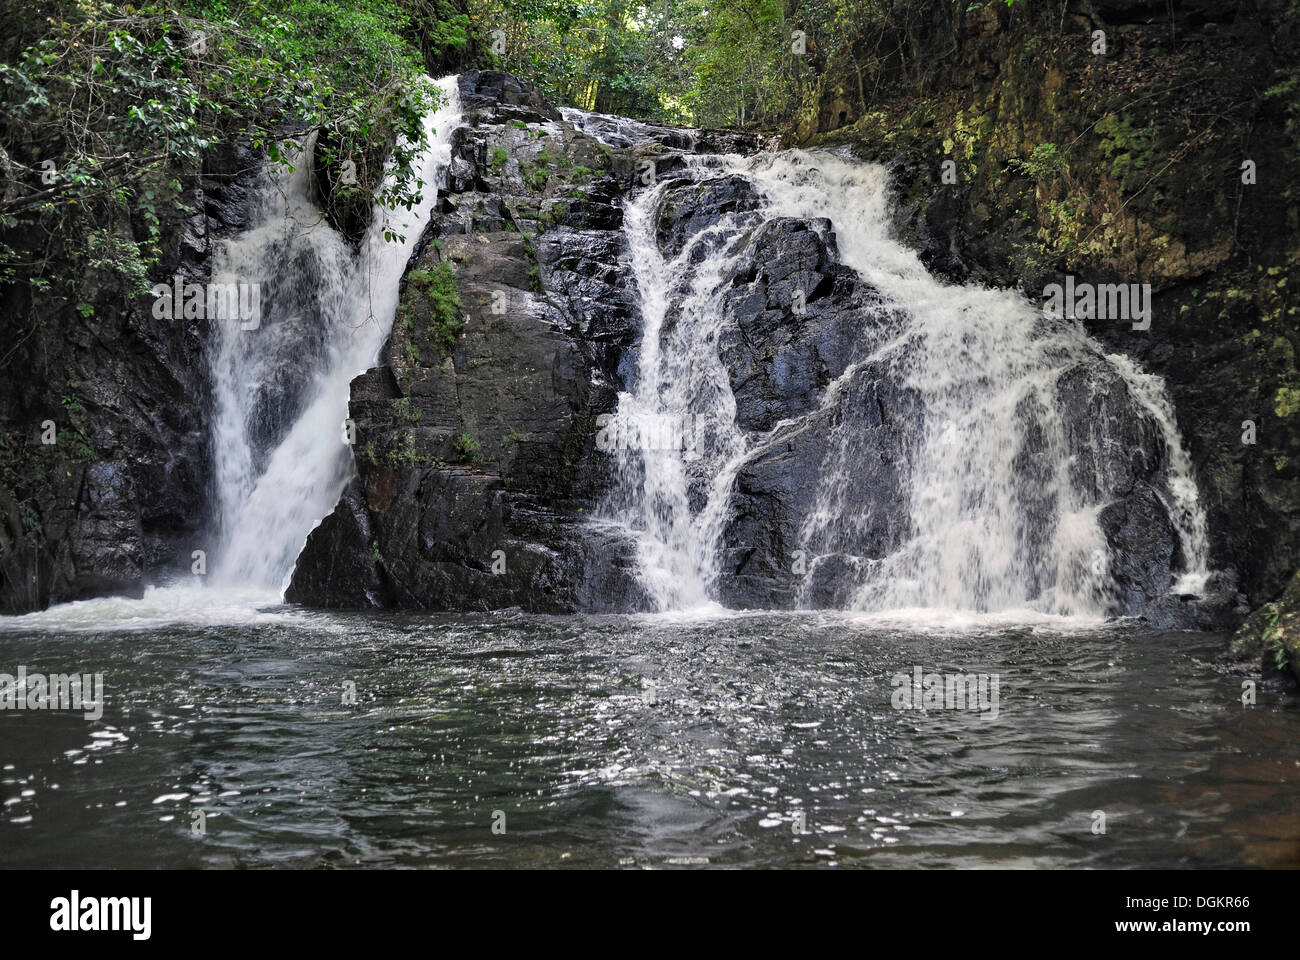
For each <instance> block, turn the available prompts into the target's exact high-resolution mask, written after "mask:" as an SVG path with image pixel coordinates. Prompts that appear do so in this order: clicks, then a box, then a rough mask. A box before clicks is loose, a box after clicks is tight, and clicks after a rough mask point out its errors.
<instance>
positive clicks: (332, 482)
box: [6, 76, 460, 630]
mask: <svg viewBox="0 0 1300 960" xmlns="http://www.w3.org/2000/svg"><path fill="white" fill-rule="evenodd" d="M456 79H457V78H456V77H454V76H452V77H446V78H444V79H442V80H439V81H437V83H436V86H437V87H438V88H439V89H440V90H441V92H442V95H443V100H442V106H441V107H439V108H438V109H437V110H435V111H434V112H432V113H430V114H429V115H428V116H426V117H425V120H424V127H425V134H426V136H427V138H428V139H427V144H428V145H427V147H426V149H425V150H424V152H423V153H422V154H421V155H420V156H419V158H418V159H417V161H416V164H415V169H416V171H417V176H418V177H419V179H420V180H421V181H422V182H423V184H424V186H423V189H422V190H421V194H422V196H421V202H420V203H418V204H415V205H414V206H412V207H411V209H409V210H407V209H404V208H400V207H399V208H397V209H395V210H388V209H385V208H383V207H380V206H379V205H378V204H376V209H375V214H374V219H373V221H372V223H371V225H370V228H369V230H368V232H367V234H366V236H365V238H364V239H363V240H362V242H361V244H360V248H359V249H354V248H353V247H351V246H350V245H349V244H348V243H347V241H346V240H345V239H344V238H343V236H342V235H340V234H339V233H338V232H337V231H336V230H334V229H333V228H332V227H331V226H330V225H329V224H328V223H326V222H325V221H324V220H323V219H322V215H321V211H320V209H319V208H318V207H317V206H316V205H315V204H314V203H313V202H312V200H311V194H310V188H311V180H310V178H311V159H310V143H308V144H306V145H305V147H306V150H305V151H304V153H303V154H302V155H300V156H299V157H297V158H296V160H295V163H294V169H293V171H292V172H283V173H275V174H268V175H267V177H266V178H265V180H264V181H263V183H262V193H261V196H260V198H259V201H258V206H259V211H258V223H257V224H256V225H255V226H254V227H252V228H251V229H249V230H247V231H245V232H244V233H241V234H240V235H238V236H236V237H234V238H232V239H231V240H229V241H227V242H226V243H225V244H224V245H223V247H222V248H221V249H220V250H219V251H217V252H216V254H215V255H214V260H213V268H212V277H211V279H212V282H213V283H237V284H254V283H255V284H258V285H259V289H260V293H261V297H260V301H261V310H260V325H259V326H258V327H257V328H256V329H248V330H245V329H241V324H240V323H239V321H237V320H235V321H229V322H224V321H223V322H220V326H219V328H218V329H217V330H215V331H213V339H212V344H211V348H210V358H209V362H210V363H211V365H212V379H213V385H214V400H215V409H214V416H213V422H212V448H213V457H214V462H213V468H214V469H213V474H214V495H215V497H216V505H217V511H216V513H217V517H216V530H215V533H214V537H213V540H212V541H211V542H209V543H201V544H196V549H203V550H204V552H205V553H206V564H207V573H206V577H203V578H200V577H194V578H192V579H187V580H182V581H181V582H179V583H177V584H174V585H166V586H154V587H151V588H149V589H148V590H147V591H146V592H145V595H144V597H143V598H142V599H139V600H130V599H124V598H102V599H96V600H88V601H82V602H78V603H69V604H62V605H59V606H57V607H53V608H51V609H50V610H47V611H44V612H41V613H36V614H30V615H27V616H24V617H14V618H9V619H8V622H7V623H6V626H10V627H14V628H27V627H33V626H39V627H48V628H50V629H71V630H76V629H83V628H85V627H86V626H87V625H90V624H100V625H106V624H115V625H117V626H119V627H123V628H135V627H148V626H155V625H157V624H159V623H171V622H205V623H232V622H260V619H261V618H263V617H265V616H266V615H267V614H265V613H264V612H262V611H260V610H259V607H266V606H268V605H275V604H278V603H279V602H280V600H281V598H282V596H283V593H284V589H285V587H286V586H287V585H288V581H289V578H290V577H291V575H292V573H293V566H294V562H295V560H296V558H297V556H298V554H299V552H300V551H301V550H302V547H303V544H305V543H306V541H307V536H308V534H310V533H311V531H312V529H313V528H315V526H316V525H317V524H319V523H320V521H321V520H322V519H323V518H324V517H325V516H326V515H327V514H328V513H329V512H330V511H331V510H332V509H333V508H334V505H335V504H336V503H337V502H338V499H339V496H340V495H341V493H342V492H343V488H344V487H345V486H346V484H347V482H348V479H349V477H350V476H351V474H352V471H353V470H354V469H355V467H354V464H353V459H352V450H351V447H349V446H348V445H347V444H346V443H345V442H344V421H345V419H346V418H347V415H348V398H349V383H350V382H351V380H352V379H353V378H354V377H356V376H357V375H358V374H361V373H364V372H365V371H366V370H367V369H368V368H370V367H372V366H373V365H374V364H375V362H376V361H377V360H378V357H379V351H380V349H381V348H382V346H383V344H384V341H385V340H386V339H387V337H388V333H389V330H390V329H391V327H392V323H393V316H394V313H395V312H396V308H397V299H398V285H399V281H400V280H401V277H402V274H403V272H404V271H405V268H406V264H407V261H408V260H409V259H410V256H411V252H412V250H413V249H414V247H415V243H416V241H417V240H418V239H419V237H420V234H421V232H422V230H423V226H424V224H425V223H426V222H427V220H428V217H429V213H430V211H431V210H432V209H433V205H434V203H435V202H436V200H437V196H438V189H439V187H440V186H442V183H443V178H444V177H445V174H446V169H447V166H448V163H449V162H450V158H451V137H452V133H453V132H454V131H455V129H456V127H457V126H458V125H459V124H460V96H459V90H458V87H457V83H456ZM385 231H390V232H392V233H395V234H397V235H399V236H404V237H405V238H406V239H405V242H399V241H386V240H385V239H384V233H385ZM214 322H215V321H214ZM294 371H296V373H294Z"/></svg>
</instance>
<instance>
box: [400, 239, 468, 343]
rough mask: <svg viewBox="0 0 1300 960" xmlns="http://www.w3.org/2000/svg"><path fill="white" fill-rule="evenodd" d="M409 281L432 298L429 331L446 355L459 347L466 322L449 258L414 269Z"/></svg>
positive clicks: (430, 300) (408, 278) (430, 299)
mask: <svg viewBox="0 0 1300 960" xmlns="http://www.w3.org/2000/svg"><path fill="white" fill-rule="evenodd" d="M407 280H408V282H409V283H411V285H412V286H414V287H415V288H416V289H417V290H421V291H423V292H424V294H425V295H426V296H427V297H428V300H429V333H430V335H431V336H432V337H433V340H434V342H435V343H437V344H438V346H439V347H440V348H441V350H442V355H443V356H444V357H446V356H447V355H448V354H450V353H451V351H452V349H453V348H454V347H455V346H456V337H457V336H458V335H459V334H460V331H461V328H462V327H463V326H464V325H465V322H464V320H463V319H462V318H461V313H460V311H461V302H460V287H459V285H458V284H457V283H456V274H455V273H453V272H452V269H451V267H450V266H449V265H448V264H447V263H446V262H445V261H439V262H438V263H436V264H434V266H433V267H432V268H431V269H429V270H412V271H411V272H410V273H409V274H407Z"/></svg>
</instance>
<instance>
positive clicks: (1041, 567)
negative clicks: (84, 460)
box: [606, 151, 1207, 615]
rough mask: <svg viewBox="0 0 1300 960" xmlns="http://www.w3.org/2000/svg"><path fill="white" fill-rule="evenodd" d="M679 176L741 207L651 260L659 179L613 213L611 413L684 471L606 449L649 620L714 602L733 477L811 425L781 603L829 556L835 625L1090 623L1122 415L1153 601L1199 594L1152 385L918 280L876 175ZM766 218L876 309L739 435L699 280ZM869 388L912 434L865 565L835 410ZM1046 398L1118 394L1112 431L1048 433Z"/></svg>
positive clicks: (1196, 531) (771, 165) (721, 164)
mask: <svg viewBox="0 0 1300 960" xmlns="http://www.w3.org/2000/svg"><path fill="white" fill-rule="evenodd" d="M686 160H687V166H688V170H689V172H690V176H691V178H692V179H695V180H697V181H702V180H705V179H713V180H716V179H718V178H723V177H729V176H730V177H736V176H739V177H741V178H743V179H744V180H745V181H746V182H748V183H749V184H750V185H752V187H753V188H754V189H756V191H757V193H758V195H759V197H760V198H761V202H760V203H759V204H757V205H756V206H757V209H752V210H748V211H746V212H742V213H734V214H727V215H724V216H722V217H721V218H720V219H717V220H716V222H714V223H712V224H710V225H709V226H707V227H705V228H703V229H701V230H699V231H698V232H697V233H695V234H694V235H693V236H691V237H690V238H689V239H688V240H687V241H686V242H685V243H684V244H683V245H682V249H681V250H680V252H679V253H676V254H675V255H674V256H672V257H671V258H670V259H669V260H667V261H666V260H665V258H664V256H663V255H662V254H661V252H660V243H661V238H660V236H659V232H658V231H657V223H658V220H659V214H660V207H661V204H663V202H664V197H665V194H666V188H668V187H669V186H670V185H669V184H660V185H658V186H657V187H655V188H653V189H649V190H646V191H644V192H643V193H641V194H640V195H639V196H638V197H636V198H635V199H634V200H633V201H631V202H630V203H629V204H628V207H627V210H626V217H625V227H624V229H625V233H626V237H627V244H628V247H629V250H630V252H631V259H632V262H633V265H634V269H635V272H636V279H637V283H638V286H639V292H640V299H641V306H642V316H643V323H644V333H643V337H642V345H641V352H640V357H639V369H638V373H637V377H636V380H635V383H634V386H633V388H632V390H631V391H630V392H629V393H626V394H624V395H622V396H621V397H620V406H619V415H620V418H622V419H624V420H630V421H634V422H639V423H641V424H645V423H654V422H656V421H669V422H674V423H678V424H680V423H682V422H683V421H684V420H689V421H690V422H692V423H693V424H694V426H695V435H694V440H695V443H694V444H692V445H691V456H688V455H686V454H684V452H683V450H682V449H681V445H663V446H661V447H659V448H657V449H646V446H647V445H646V444H644V443H642V444H639V445H638V444H629V445H627V447H626V449H624V451H623V452H622V454H621V464H620V475H621V482H620V483H619V484H618V487H617V489H616V491H615V493H614V495H613V497H612V498H611V501H610V503H609V504H608V506H607V509H606V514H607V516H609V517H610V518H611V519H613V520H615V521H617V522H619V523H622V524H624V525H626V526H627V527H629V528H631V529H632V531H633V532H634V536H635V537H636V541H637V545H638V560H639V566H640V577H641V581H642V583H643V586H644V587H645V588H646V590H647V592H648V593H649V595H650V597H651V598H652V599H653V601H654V602H655V603H656V604H657V606H658V607H659V608H660V609H664V610H667V609H682V608H689V607H694V606H699V605H701V604H705V603H708V602H710V598H714V597H716V590H715V585H716V583H717V580H718V577H719V558H720V553H721V550H722V543H721V540H722V537H723V532H724V529H725V526H726V523H727V520H728V514H729V512H730V510H731V501H732V498H733V495H734V492H735V488H736V483H737V478H738V476H739V475H740V474H741V471H742V470H743V469H744V468H745V467H746V466H747V465H750V464H752V463H754V462H755V461H756V460H757V459H758V458H759V457H762V456H765V455H768V454H770V453H771V452H772V451H774V450H777V449H780V448H782V447H783V446H786V447H788V446H789V445H790V444H791V443H792V442H793V441H794V440H795V438H796V437H797V435H798V434H800V433H801V432H803V431H807V430H812V429H822V430H826V431H829V436H828V437H827V440H828V445H827V447H826V449H827V451H828V452H827V453H826V455H825V456H824V458H823V460H822V462H821V463H820V464H819V465H818V467H817V482H816V493H815V496H814V498H813V504H814V506H813V508H812V509H810V510H808V511H807V512H806V514H805V515H804V516H803V518H802V524H801V528H800V529H799V531H798V535H797V540H798V542H797V544H795V545H794V546H796V547H797V548H798V551H800V553H799V555H801V556H806V557H807V558H808V564H809V573H810V574H812V575H810V576H808V577H807V578H806V579H805V580H804V581H803V586H802V588H801V589H800V591H799V593H798V597H797V600H798V602H800V603H802V604H804V605H808V604H809V603H810V597H809V593H808V590H809V588H808V584H810V583H813V582H815V581H816V577H815V574H816V571H817V567H818V565H819V564H820V563H821V562H822V561H823V560H826V559H828V558H832V557H834V558H836V559H837V560H839V561H840V566H839V569H840V570H841V571H843V570H845V569H849V570H852V571H853V578H854V582H853V583H852V585H851V586H852V589H851V590H850V592H849V593H848V599H847V603H846V604H845V605H847V606H848V607H850V608H852V609H861V610H885V609H898V608H909V607H927V608H945V609H960V610H975V611H999V610H1014V609H1030V608H1032V609H1035V610H1039V611H1042V612H1048V613H1055V614H1086V615H1099V614H1103V613H1105V612H1107V610H1108V608H1109V606H1110V599H1111V597H1110V591H1111V587H1110V586H1109V583H1110V581H1109V578H1108V569H1107V568H1108V562H1109V557H1108V556H1107V553H1108V546H1107V540H1106V537H1105V535H1104V533H1103V530H1102V527H1101V525H1100V523H1099V515H1100V513H1101V511H1102V510H1103V509H1104V508H1105V507H1106V505H1107V504H1108V503H1110V502H1111V501H1112V500H1113V499H1114V498H1115V497H1116V496H1117V495H1118V489H1117V488H1118V487H1119V486H1120V484H1121V483H1122V480H1123V477H1122V474H1123V471H1122V470H1120V469H1118V467H1117V466H1116V458H1115V456H1114V455H1113V451H1114V449H1115V445H1116V444H1120V443H1123V442H1125V438H1126V437H1127V436H1128V435H1129V434H1131V433H1132V430H1133V429H1136V428H1135V427H1133V424H1134V423H1136V422H1138V421H1140V422H1141V423H1142V424H1144V425H1145V426H1144V427H1143V429H1148V430H1149V431H1150V432H1151V433H1152V440H1153V441H1155V443H1153V444H1152V445H1153V446H1156V445H1158V446H1163V448H1164V450H1165V452H1166V464H1165V468H1164V469H1165V482H1164V483H1163V485H1162V487H1161V489H1160V492H1159V493H1158V496H1159V498H1160V500H1161V501H1162V503H1163V505H1164V507H1165V509H1166V511H1167V513H1168V516H1169V520H1170V523H1171V524H1172V525H1173V527H1174V528H1175V530H1176V533H1177V537H1178V541H1179V549H1180V552H1181V558H1182V566H1183V570H1184V575H1183V577H1182V579H1181V580H1180V582H1179V583H1178V585H1177V586H1176V587H1175V588H1174V589H1175V590H1176V591H1177V592H1184V591H1186V592H1194V591H1196V590H1198V589H1199V587H1200V586H1201V585H1203V583H1204V581H1205V579H1206V562H1207V547H1206V532H1205V518H1204V513H1203V510H1202V508H1201V506H1200V504H1199V502H1198V499H1197V491H1196V485H1195V482H1194V480H1193V478H1192V474H1191V465H1190V461H1189V458H1188V457H1187V454H1186V452H1185V451H1184V450H1183V448H1182V445H1181V442H1180V438H1179V436H1178V432H1177V428H1176V425H1175V421H1174V416H1173V411H1172V407H1171V406H1170V404H1169V401H1168V400H1167V398H1166V396H1165V393H1164V388H1163V383H1162V382H1161V381H1160V380H1159V378H1157V377H1154V376H1152V375H1149V374H1145V373H1143V372H1141V371H1140V370H1138V369H1137V368H1136V367H1135V366H1134V365H1133V364H1132V362H1131V361H1129V360H1127V359H1126V358H1123V357H1118V356H1107V355H1105V354H1104V353H1103V351H1102V350H1101V349H1100V347H1099V346H1098V345H1097V344H1096V343H1095V342H1094V341H1092V340H1091V339H1090V338H1089V337H1088V336H1087V335H1086V333H1085V332H1084V330H1083V329H1082V327H1081V326H1079V325H1078V324H1077V323H1075V322H1073V321H1069V320H1055V319H1052V318H1050V317H1047V316H1045V315H1044V313H1043V311H1042V310H1040V309H1037V308H1035V307H1034V306H1033V305H1031V304H1030V303H1029V302H1028V301H1027V300H1025V299H1024V298H1023V297H1022V296H1020V295H1018V294H1016V293H1014V292H1010V291H1000V290H992V289H987V288H983V287H979V286H976V285H967V286H958V285H950V284H944V283H941V282H939V281H938V280H936V279H935V278H934V277H932V276H931V275H930V274H929V272H928V271H927V270H926V269H925V268H924V266H923V265H922V263H921V262H920V260H919V258H918V257H917V256H916V254H915V253H913V252H912V251H910V250H908V249H907V248H905V247H904V246H902V245H901V244H900V243H898V242H897V241H895V240H894V239H892V238H891V236H890V229H889V219H888V206H887V204H888V201H887V190H886V188H887V175H886V173H885V171H884V169H883V168H881V167H879V166H876V165H863V164H858V163H853V162H849V161H846V160H843V159H840V158H838V157H836V156H833V155H830V154H823V153H816V154H812V153H805V152H801V151H788V152H782V153H776V154H761V155H757V156H754V157H750V158H742V157H736V156H728V157H707V158H706V157H688V158H686ZM778 218H794V219H797V220H802V221H810V222H814V223H815V222H817V221H818V220H819V219H820V218H824V219H825V220H827V221H829V223H830V227H831V229H832V230H833V232H834V242H835V245H836V247H837V249H838V251H839V256H840V259H841V261H842V262H843V263H844V264H846V265H847V266H849V267H851V268H852V269H853V270H854V271H856V273H857V275H858V277H859V278H860V279H861V280H862V281H865V283H866V284H869V285H870V287H871V288H874V290H875V291H878V293H879V295H880V297H881V300H882V302H881V303H880V304H878V305H875V306H870V307H863V308H862V311H863V314H864V315H863V317H862V324H861V332H860V335H859V336H858V337H857V338H856V341H857V346H856V349H857V351H858V353H857V355H856V356H855V357H854V358H853V360H852V362H850V363H849V364H848V365H847V367H846V368H845V369H844V371H843V372H842V373H841V374H840V375H839V376H838V377H837V378H836V379H835V380H834V381H832V382H831V383H829V384H827V385H826V387H825V389H824V390H823V392H822V394H821V397H820V403H819V406H818V408H817V409H815V410H813V411H811V412H810V413H807V414H805V415H802V416H798V417H794V418H787V419H784V420H781V421H780V422H778V423H776V424H775V425H774V426H773V427H772V428H771V429H770V431H768V432H766V433H756V432H753V431H749V432H746V431H743V430H741V429H740V427H739V426H738V425H737V422H736V402H735V398H734V397H733V395H732V389H731V384H730V382H729V379H728V373H727V370H726V369H725V367H724V365H723V362H722V360H721V359H720V357H719V336H720V333H721V327H722V325H723V319H722V318H723V315H724V311H723V310H722V309H721V306H720V304H721V299H722V298H723V297H724V296H725V295H726V289H725V287H726V285H725V284H723V283H722V282H721V281H722V278H723V277H724V276H726V275H727V274H728V270H729V269H730V267H731V266H732V264H733V263H734V262H735V261H736V259H737V258H738V257H741V256H742V255H744V247H745V237H746V236H747V235H750V234H752V232H753V231H754V230H755V229H756V228H757V227H759V226H760V225H761V224H763V223H770V222H772V221H774V220H777V219H778ZM868 313H869V314H870V316H867V314H868ZM668 317H673V318H674V322H672V323H669V322H668V321H667V319H666V318H668ZM880 380H887V381H889V382H890V383H892V384H894V385H896V387H897V389H898V390H899V391H901V392H903V393H906V394H907V395H908V396H910V397H912V398H914V400H915V404H916V409H915V411H914V413H913V414H912V417H913V419H915V420H916V421H917V422H916V423H914V424H913V425H912V426H913V430H912V439H911V440H910V442H909V445H908V449H907V450H906V457H905V462H902V463H897V464H895V465H894V468H893V469H894V471H895V473H896V474H898V475H899V477H900V483H901V486H902V488H903V489H904V490H905V491H906V497H905V500H906V502H905V503H903V504H900V505H899V508H898V509H899V511H900V512H901V513H902V515H903V517H902V520H901V523H900V524H899V525H900V526H901V529H902V533H901V534H900V535H899V537H898V538H897V539H898V542H896V543H892V544H890V545H889V547H888V549H884V550H879V549H877V550H875V551H874V555H873V551H870V550H866V549H865V548H864V546H863V544H864V535H863V531H864V530H867V529H879V527H880V525H881V524H882V523H884V522H886V521H888V520H889V518H883V517H874V516H871V515H870V514H871V511H872V510H873V509H878V507H877V506H874V505H873V503H872V502H871V501H870V499H869V498H863V497H861V496H859V495H858V494H859V493H860V490H855V487H856V483H857V478H856V477H855V473H856V468H857V466H858V464H859V462H860V460H861V458H862V457H863V456H864V455H867V454H869V453H870V452H871V451H870V450H868V447H869V445H870V443H871V442H874V441H871V440H870V439H869V438H867V437H866V436H865V434H864V432H863V431H862V430H860V429H856V428H855V427H854V425H853V422H852V420H851V419H850V418H848V417H846V416H844V415H843V412H844V410H845V409H846V408H847V407H849V406H851V405H852V404H854V403H861V402H862V401H861V398H860V397H858V396H857V395H858V394H859V393H862V392H864V391H865V390H866V388H868V387H870V385H871V384H872V383H873V382H879V381H880ZM1070 391H1073V393H1070ZM1067 393H1069V396H1070V397H1073V398H1075V400H1076V401H1077V400H1079V399H1080V398H1082V400H1084V401H1087V402H1093V401H1094V399H1095V398H1096V397H1097V396H1099V395H1101V394H1106V395H1107V396H1111V395H1113V396H1118V397H1121V398H1123V404H1124V410H1123V412H1122V415H1120V416H1118V417H1115V418H1111V419H1113V420H1114V421H1115V422H1111V419H1108V418H1107V417H1098V418H1096V419H1095V420H1091V419H1088V418H1070V417H1067V416H1065V415H1064V413H1063V411H1064V409H1065V407H1066V405H1067V403H1066V401H1067ZM1084 421H1086V422H1084ZM1126 430H1127V431H1128V432H1127V433H1125V431H1126ZM668 433H669V434H671V431H668ZM792 552H793V551H792ZM840 575H843V574H842V573H841V574H840Z"/></svg>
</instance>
